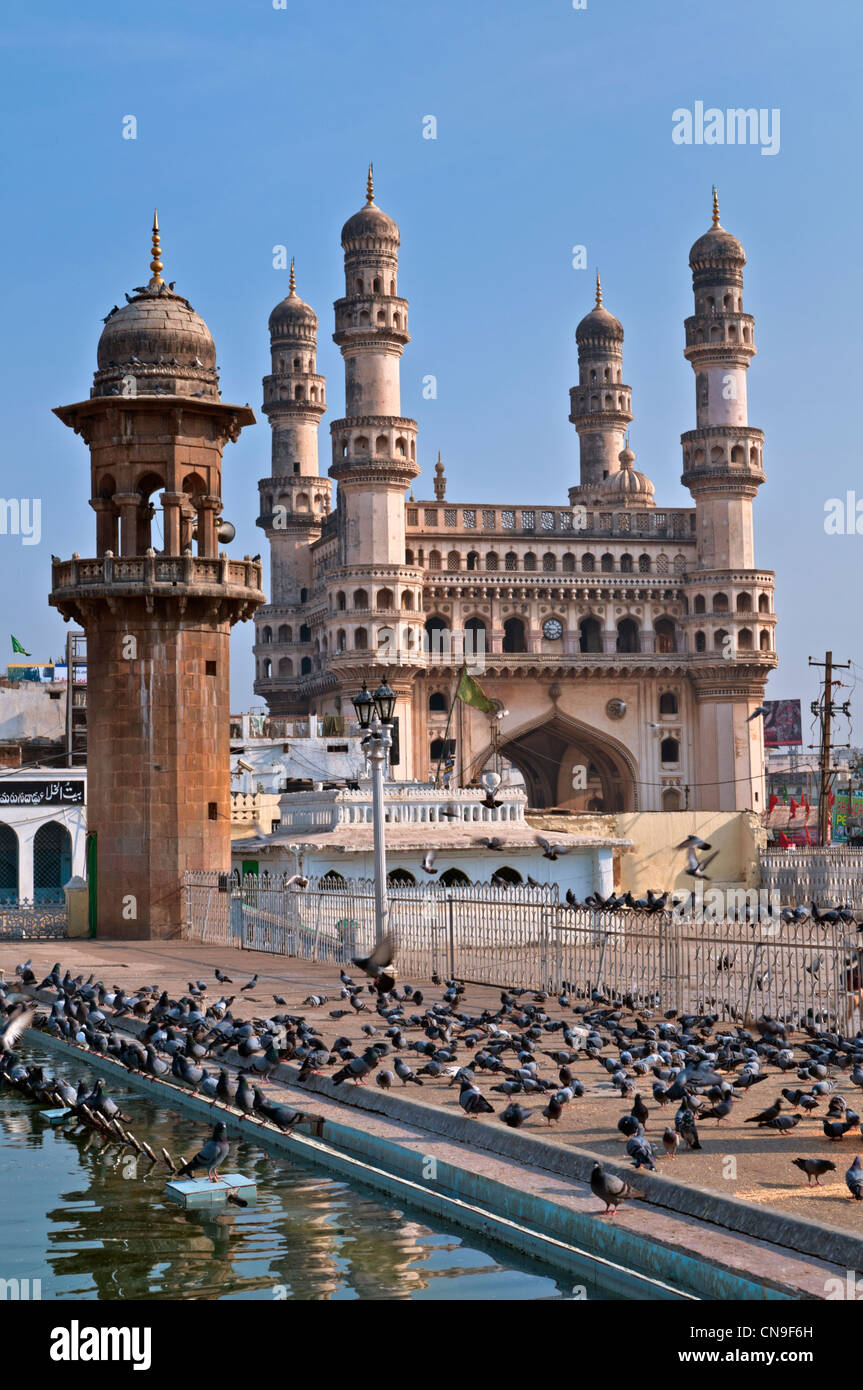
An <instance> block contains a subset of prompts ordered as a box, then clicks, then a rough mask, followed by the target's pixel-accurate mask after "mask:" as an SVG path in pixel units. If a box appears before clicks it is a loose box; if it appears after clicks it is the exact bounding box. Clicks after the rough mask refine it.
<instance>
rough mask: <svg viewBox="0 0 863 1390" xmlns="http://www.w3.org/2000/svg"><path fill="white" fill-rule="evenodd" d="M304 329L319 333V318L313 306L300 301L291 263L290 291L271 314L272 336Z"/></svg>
mask: <svg viewBox="0 0 863 1390" xmlns="http://www.w3.org/2000/svg"><path fill="white" fill-rule="evenodd" d="M303 328H305V329H306V330H307V331H311V332H312V333H317V330H318V316H317V314H316V313H315V311H314V309H313V308H312V306H311V304H307V303H306V301H305V300H304V299H300V296H299V295H298V294H297V290H296V282H295V280H294V263H293V261H291V281H290V290H289V292H288V294H287V295H286V296H285V298H284V299H282V300H280V302H279V303H278V304H277V305H276V307H275V309H274V310H273V312H272V313H271V314H270V334H271V335H272V336H276V335H277V334H278V333H280V332H284V331H288V332H290V330H291V329H303Z"/></svg>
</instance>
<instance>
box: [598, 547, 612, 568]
mask: <svg viewBox="0 0 863 1390" xmlns="http://www.w3.org/2000/svg"><path fill="white" fill-rule="evenodd" d="M599 568H600V570H601V571H602V573H603V574H613V573H614V556H613V555H609V553H608V551H606V553H605V554H604V555H603V557H602V559H601V560H600V562H599Z"/></svg>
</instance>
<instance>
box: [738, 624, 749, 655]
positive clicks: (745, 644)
mask: <svg viewBox="0 0 863 1390" xmlns="http://www.w3.org/2000/svg"><path fill="white" fill-rule="evenodd" d="M737 646H738V648H739V649H740V651H742V652H751V651H752V648H753V642H752V633H751V632H750V630H749V628H748V627H742V628H741V629H740V631H739V632H738V634H737Z"/></svg>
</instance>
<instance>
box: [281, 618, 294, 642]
mask: <svg viewBox="0 0 863 1390" xmlns="http://www.w3.org/2000/svg"><path fill="white" fill-rule="evenodd" d="M293 640H294V633H293V629H292V628H291V627H289V625H288V624H287V623H282V624H281V626H280V628H279V641H280V642H293Z"/></svg>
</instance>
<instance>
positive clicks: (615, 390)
mask: <svg viewBox="0 0 863 1390" xmlns="http://www.w3.org/2000/svg"><path fill="white" fill-rule="evenodd" d="M575 340H576V342H577V343H578V385H577V386H573V387H572V388H571V390H570V393H569V399H570V414H569V418H570V420H571V421H572V423H573V424H574V425H575V428H576V431H577V433H578V440H579V450H580V464H581V466H580V488H579V487H576V488H571V489H570V501H572V502H575V501H582V502H583V501H584V497H585V493H584V492H583V491H582V490H581V489H586V490H587V491H588V492H589V491H590V490H591V489H592V488H595V487H596V486H598V485H600V484H601V483H603V482H604V481H606V480H607V479H609V478H612V477H613V476H614V475H615V474H616V473H617V472H618V471H619V468H620V462H619V460H620V454H621V452H622V450H623V448H624V444H625V437H626V430H627V427H628V425H629V424H630V422H631V420H632V388H631V387H629V386H626V385H624V384H623V380H622V372H623V326H622V324H621V323H620V320H619V319H616V318H615V317H614V315H613V314H610V313H609V312H608V310H607V309H606V308H605V306H604V305H603V302H602V284H601V282H600V279H599V274H598V273H597V276H596V303H595V304H594V306H593V308H592V309H591V311H590V313H589V314H586V315H585V317H584V318H583V319H582V320H581V323H580V324H579V325H578V327H577V328H576V330H575Z"/></svg>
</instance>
